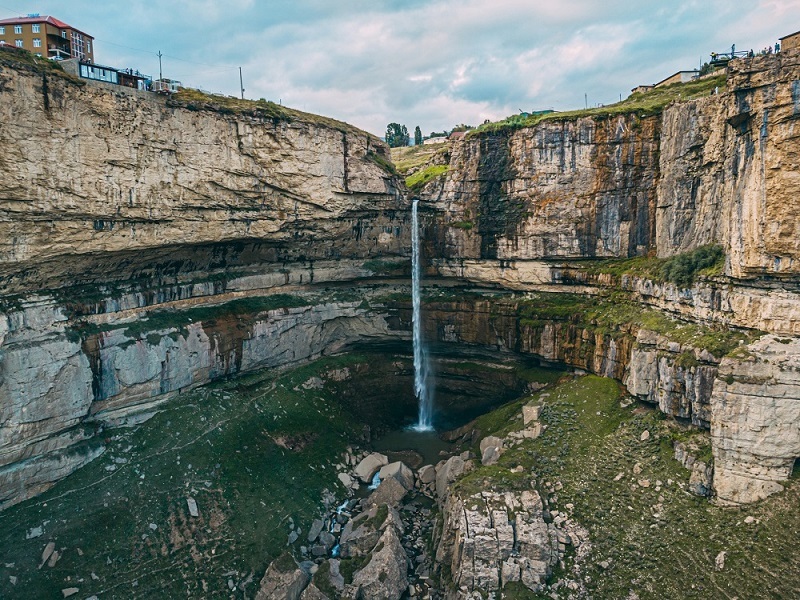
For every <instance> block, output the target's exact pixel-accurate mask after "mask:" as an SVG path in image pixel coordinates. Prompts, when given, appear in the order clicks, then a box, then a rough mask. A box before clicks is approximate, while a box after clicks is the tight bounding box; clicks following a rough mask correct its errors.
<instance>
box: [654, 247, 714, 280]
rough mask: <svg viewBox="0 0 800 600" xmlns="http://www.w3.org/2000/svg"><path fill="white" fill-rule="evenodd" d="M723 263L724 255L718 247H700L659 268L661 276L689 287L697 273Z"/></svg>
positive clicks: (673, 258)
mask: <svg viewBox="0 0 800 600" xmlns="http://www.w3.org/2000/svg"><path fill="white" fill-rule="evenodd" d="M724 261H725V253H724V252H723V251H722V248H721V247H720V246H701V247H700V248H698V249H697V250H695V251H693V252H687V253H685V254H679V255H677V256H673V257H672V258H670V259H669V260H667V261H666V262H665V263H664V264H663V265H662V266H661V276H662V277H663V278H664V279H666V280H667V281H671V282H672V283H674V284H676V285H679V286H681V287H690V286H691V285H692V283H694V279H695V276H696V275H697V273H698V272H700V271H702V270H703V269H710V268H712V267H717V266H719V265H720V264H721V263H724Z"/></svg>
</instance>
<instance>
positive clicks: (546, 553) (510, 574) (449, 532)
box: [436, 490, 580, 598]
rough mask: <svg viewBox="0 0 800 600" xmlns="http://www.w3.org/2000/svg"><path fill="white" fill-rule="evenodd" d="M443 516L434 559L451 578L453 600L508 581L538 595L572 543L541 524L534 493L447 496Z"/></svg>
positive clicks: (558, 530)
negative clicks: (518, 583) (443, 567)
mask: <svg viewBox="0 0 800 600" xmlns="http://www.w3.org/2000/svg"><path fill="white" fill-rule="evenodd" d="M442 513H443V515H444V524H443V534H442V538H441V540H440V541H439V546H438V549H437V554H436V560H437V562H438V563H439V564H440V565H447V566H448V567H449V570H450V572H451V573H452V577H453V585H454V592H453V593H452V594H451V595H450V597H454V598H472V597H475V595H474V594H475V593H476V592H481V593H492V592H496V591H498V590H500V589H502V588H503V587H505V586H506V585H507V584H509V583H512V582H521V583H522V585H524V586H525V587H526V588H528V589H529V590H530V591H532V592H540V591H542V589H543V584H544V583H545V581H546V579H547V577H548V576H549V575H550V574H551V572H552V569H553V568H554V567H555V566H556V565H557V564H558V561H559V559H560V558H561V556H563V553H564V549H565V547H566V545H568V544H572V543H573V540H572V538H571V537H570V536H569V535H568V534H567V533H566V532H565V531H564V530H563V528H560V527H558V526H556V525H555V524H553V523H549V524H548V523H547V522H546V521H545V519H544V507H543V504H542V499H541V497H540V496H539V493H538V492H536V491H535V490H530V491H522V492H498V491H485V492H481V493H478V494H472V495H469V496H466V497H462V496H460V495H459V494H457V493H452V494H448V496H447V500H446V501H445V502H444V506H443V509H442ZM575 541H577V542H578V543H580V541H579V540H578V539H577V538H576V540H575Z"/></svg>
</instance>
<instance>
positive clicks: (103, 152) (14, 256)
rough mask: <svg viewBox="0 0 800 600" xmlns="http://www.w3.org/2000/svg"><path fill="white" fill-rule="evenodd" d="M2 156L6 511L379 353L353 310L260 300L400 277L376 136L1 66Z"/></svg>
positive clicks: (394, 193)
mask: <svg viewBox="0 0 800 600" xmlns="http://www.w3.org/2000/svg"><path fill="white" fill-rule="evenodd" d="M0 144H2V145H3V146H4V147H5V148H7V151H5V152H3V154H2V156H0V295H1V296H0V299H2V304H0V309H1V310H2V313H0V508H2V507H3V506H6V505H8V504H9V503H13V502H18V501H20V500H22V499H24V498H26V497H30V496H31V495H34V494H36V493H38V492H40V491H42V490H43V489H46V488H47V487H48V486H50V485H52V483H53V482H55V481H57V480H58V479H60V478H61V477H63V476H65V475H67V474H69V473H70V472H71V471H72V470H74V469H75V468H77V467H78V466H80V465H81V464H83V463H85V462H86V461H88V460H91V459H92V458H93V457H94V456H96V455H97V453H98V452H101V451H102V436H98V435H97V430H98V428H100V427H102V426H104V425H107V424H115V423H124V422H136V421H137V420H141V419H143V418H146V417H147V416H148V415H149V414H152V411H153V410H154V409H155V407H157V406H158V405H159V404H161V403H163V402H164V401H166V400H168V399H169V398H171V397H172V396H173V395H174V394H176V393H179V392H181V391H183V390H187V389H190V388H191V387H193V386H196V385H201V384H203V383H207V382H208V381H211V380H213V379H215V378H217V377H221V376H225V375H229V374H232V373H237V372H244V371H249V370H253V369H256V368H262V367H275V366H280V365H285V364H291V363H294V362H297V361H302V360H307V359H310V358H313V357H316V356H320V355H321V354H323V353H326V352H334V351H337V350H338V349H339V348H341V346H342V345H343V344H346V343H348V342H351V341H354V340H358V339H362V338H363V337H372V336H374V337H381V336H385V335H387V334H388V330H387V325H386V322H385V320H384V319H383V317H382V316H381V315H379V314H372V313H369V312H368V311H367V309H365V308H363V307H362V308H358V307H359V304H360V302H361V299H360V298H359V299H357V300H354V299H352V298H351V299H350V300H347V301H344V300H337V299H336V298H335V297H334V296H335V295H334V294H330V293H329V294H327V296H326V298H322V297H320V296H318V295H313V298H306V299H305V300H300V301H298V297H297V296H296V295H293V296H292V297H291V301H290V302H289V303H288V304H281V303H280V302H277V303H276V304H274V306H271V305H270V300H269V298H270V297H271V296H270V294H272V293H273V292H274V289H275V288H276V287H283V288H285V289H286V290H287V291H288V292H294V291H297V290H295V289H294V288H293V286H299V288H300V293H303V292H304V293H306V294H308V293H312V291H311V289H310V288H308V287H307V286H308V285H309V284H311V285H313V284H315V283H321V284H330V283H332V282H333V283H335V282H342V281H350V280H353V279H358V278H361V277H371V276H373V275H374V274H375V269H379V270H386V269H387V268H388V269H389V270H391V268H392V267H391V266H389V267H386V264H385V263H386V261H391V260H392V259H394V260H395V261H400V262H399V264H400V267H399V269H400V271H401V272H402V268H403V267H402V264H403V261H404V260H405V259H404V257H405V256H407V255H408V247H409V239H410V231H409V229H408V224H407V219H406V215H407V214H408V210H407V208H408V203H407V201H406V199H405V197H404V196H403V194H402V193H401V191H400V187H402V186H400V184H399V183H398V182H397V180H396V179H395V178H394V177H393V176H392V175H390V174H388V173H387V171H386V170H385V167H383V166H381V164H385V161H386V159H387V158H388V152H387V149H386V146H385V145H384V144H383V143H382V142H381V141H380V140H377V139H376V138H374V137H373V136H370V135H369V134H367V133H365V132H362V131H359V130H357V129H355V128H353V127H351V126H349V125H346V124H344V123H339V122H336V121H333V120H330V119H325V118H322V117H316V116H314V115H306V114H303V113H298V112H296V111H291V110H288V109H287V110H283V109H281V110H279V111H277V112H276V111H275V110H273V111H272V112H271V113H270V111H267V110H261V109H260V108H259V107H258V106H253V107H252V108H249V109H246V110H241V111H231V110H224V109H223V108H221V107H220V106H214V105H213V101H205V102H202V103H192V102H187V101H181V100H174V99H170V100H167V99H165V98H161V97H159V96H156V95H154V94H145V93H136V92H134V91H128V90H125V89H120V88H117V89H113V88H110V87H101V86H94V85H88V84H85V82H83V83H82V82H80V81H77V80H75V79H72V78H70V77H66V76H64V75H63V74H59V73H58V71H57V70H54V69H53V68H51V67H50V66H44V67H34V66H31V65H26V64H25V63H19V62H14V59H13V58H9V55H8V54H7V53H2V54H0ZM398 186H400V187H398ZM377 257H380V258H381V259H382V261H381V263H380V265H379V266H378V267H374V266H373V267H372V268H370V267H369V261H370V260H371V259H374V258H377ZM373 262H375V261H373ZM225 307H233V308H225ZM198 311H200V312H198ZM203 311H204V312H203ZM392 335H396V334H392Z"/></svg>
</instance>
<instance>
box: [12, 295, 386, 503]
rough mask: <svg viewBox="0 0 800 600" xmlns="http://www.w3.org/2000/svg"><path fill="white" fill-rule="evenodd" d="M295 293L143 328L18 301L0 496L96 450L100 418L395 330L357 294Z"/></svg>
mask: <svg viewBox="0 0 800 600" xmlns="http://www.w3.org/2000/svg"><path fill="white" fill-rule="evenodd" d="M294 298H295V299H294V300H293V301H288V298H287V297H284V302H283V303H284V304H286V305H287V306H286V307H284V308H274V309H268V310H263V309H262V310H259V309H258V308H257V307H258V303H257V302H256V303H254V304H253V305H252V306H254V307H256V308H251V309H249V310H248V309H242V308H237V309H236V310H235V312H233V313H230V312H226V310H225V305H222V306H221V307H217V310H216V311H215V312H214V313H213V314H214V316H213V318H212V317H211V316H207V317H206V318H204V319H203V318H202V317H201V320H193V317H192V316H191V315H194V316H195V318H197V316H198V315H199V314H200V313H197V312H192V311H191V309H189V308H185V309H184V310H183V311H178V310H175V311H172V312H162V313H158V314H151V316H150V319H152V320H153V323H154V324H153V326H152V328H150V327H147V326H146V325H144V324H143V323H146V321H144V319H142V318H140V321H139V322H138V323H139V325H137V327H136V328H133V329H132V328H131V325H130V324H124V323H120V324H118V325H110V324H109V325H107V326H105V327H107V330H106V331H100V332H92V331H91V330H89V333H87V332H86V330H85V329H84V330H81V329H71V328H70V327H69V323H68V322H66V321H65V320H64V317H63V314H62V315H60V316H58V317H54V316H53V312H55V313H59V312H60V311H58V310H57V309H55V308H54V307H52V306H45V307H42V308H40V309H37V310H30V311H27V312H26V313H24V314H25V315H26V317H27V318H26V319H25V323H24V325H23V326H20V327H17V328H15V329H14V331H9V332H8V333H7V334H6V335H5V339H4V343H3V345H2V347H0V351H2V358H3V360H2V361H0V393H2V397H3V398H4V401H3V402H2V404H0V433H1V434H2V435H0V440H1V441H0V507H2V506H7V505H9V504H11V503H15V502H19V501H20V500H23V499H25V498H27V497H30V496H32V495H35V494H37V493H39V492H41V491H43V490H44V489H47V487H49V486H50V485H52V483H54V482H55V481H57V480H59V479H61V478H62V477H64V476H65V475H67V474H69V473H70V472H72V471H73V470H74V469H75V468H77V467H79V466H80V465H82V464H85V463H86V462H87V461H88V460H91V458H93V457H95V456H97V454H98V453H99V452H101V451H102V446H101V444H100V443H99V442H98V441H97V438H96V437H93V436H94V435H95V430H96V428H97V427H98V426H102V425H105V424H120V423H126V422H128V423H131V422H137V420H141V419H143V418H147V417H148V416H149V415H152V414H153V410H155V409H156V408H157V407H158V406H159V405H160V404H162V403H163V402H165V401H167V400H169V399H170V398H171V397H172V396H174V395H175V394H177V393H180V392H182V391H186V390H188V389H191V388H192V387H195V386H198V385H202V384H204V383H207V382H209V381H211V380H213V379H215V378H218V377H222V376H225V375H230V374H234V373H238V372H246V371H252V370H254V369H260V368H272V367H277V366H282V365H287V364H292V363H296V362H299V361H303V360H308V359H311V358H313V357H317V356H321V355H322V354H325V353H332V352H336V351H337V350H338V349H340V348H342V347H344V346H345V345H347V344H348V343H351V342H354V341H356V340H360V339H365V338H382V337H395V336H396V335H397V334H396V333H393V332H391V331H390V330H389V326H388V324H387V323H386V321H385V320H384V319H383V318H381V317H379V316H377V315H372V314H371V313H370V312H369V311H368V310H367V309H365V308H363V307H362V308H359V303H354V302H330V303H320V304H312V303H311V300H301V299H300V296H296V297H294ZM276 302H277V303H278V305H279V304H280V303H281V302H279V301H277V300H276ZM298 304H299V305H301V306H297V305H298ZM306 304H307V305H306ZM303 305H305V306H303ZM237 306H238V305H237ZM37 317H38V319H37ZM55 318H58V319H59V320H58V321H55V322H52V321H51V319H55ZM170 323H173V324H170ZM37 327H41V329H37ZM105 327H104V328H105ZM81 336H83V337H81Z"/></svg>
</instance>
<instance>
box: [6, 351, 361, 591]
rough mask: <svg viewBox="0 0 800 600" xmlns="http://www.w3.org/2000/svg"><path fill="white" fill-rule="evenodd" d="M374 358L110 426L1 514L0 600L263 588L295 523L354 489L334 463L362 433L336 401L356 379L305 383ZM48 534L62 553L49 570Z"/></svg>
mask: <svg viewBox="0 0 800 600" xmlns="http://www.w3.org/2000/svg"><path fill="white" fill-rule="evenodd" d="M371 362H374V361H373V360H371V359H369V358H367V357H365V356H362V355H357V354H352V355H347V356H340V357H332V358H326V359H322V360H319V361H317V362H315V363H312V364H308V365H305V366H302V367H300V368H297V369H294V370H291V371H287V372H284V373H277V374H276V373H275V372H274V371H272V372H265V373H262V374H255V375H250V376H245V377H241V378H237V379H234V380H231V381H227V382H220V383H215V384H211V385H208V386H206V387H204V388H200V389H198V390H195V391H193V392H190V393H187V394H184V395H181V396H179V397H178V398H176V399H174V400H172V401H171V402H170V403H169V404H168V405H166V407H163V408H162V410H161V412H159V414H157V415H156V416H155V417H153V418H152V419H151V420H150V421H148V422H147V423H146V424H144V425H142V426H140V427H138V428H136V429H121V430H116V431H107V432H105V433H104V434H101V435H104V436H107V440H106V445H107V448H108V449H107V451H106V453H105V454H104V455H103V456H102V457H100V458H98V459H97V460H95V461H94V462H92V463H90V464H89V465H87V466H86V467H84V468H83V469H80V470H79V471H77V472H75V473H74V474H72V475H71V476H69V477H67V478H66V479H64V480H63V481H61V482H60V483H58V484H57V485H56V486H55V487H53V488H52V489H51V490H50V491H48V492H46V493H44V494H43V495H41V496H39V497H37V498H35V499H32V500H29V501H27V502H24V503H22V504H19V505H17V506H14V507H11V508H9V509H8V510H6V511H4V512H2V513H0V597H1V598H56V597H59V598H60V597H61V590H62V589H64V588H67V587H77V588H79V589H80V598H87V597H89V596H92V595H97V596H99V597H101V598H126V599H127V598H177V597H184V598H185V597H191V598H211V597H214V598H217V597H226V598H227V597H229V596H230V594H231V593H230V591H229V590H228V587H227V581H228V579H232V580H233V581H234V583H236V584H237V585H238V584H240V583H242V584H243V586H244V587H243V589H244V591H245V592H244V593H245V594H246V595H247V596H248V597H253V595H254V593H255V590H257V588H258V582H259V580H260V578H261V576H262V575H263V573H264V570H265V568H266V566H267V564H268V563H269V561H270V560H271V559H273V558H275V557H276V556H278V555H279V554H280V553H281V552H283V551H284V550H285V548H286V543H287V534H288V533H289V525H288V523H289V519H293V520H294V522H295V523H297V524H298V525H299V526H300V527H301V528H302V529H303V530H304V533H305V532H307V531H308V527H309V525H310V523H311V520H312V519H313V518H314V517H315V516H316V515H317V513H318V511H319V510H320V506H321V499H322V495H323V491H324V490H325V489H326V488H327V489H329V490H337V491H338V493H337V496H339V497H343V495H344V490H343V489H342V488H341V487H340V484H339V483H338V480H337V478H336V471H335V468H334V467H333V465H334V464H335V463H337V462H338V461H339V460H341V456H342V453H343V452H344V450H345V448H346V446H347V445H348V443H351V441H352V440H354V439H358V438H359V437H360V436H361V434H362V433H363V426H364V423H363V419H362V418H361V415H360V414H354V413H352V412H350V410H349V409H348V408H346V406H345V404H344V403H342V402H341V401H339V399H338V398H339V397H340V395H341V394H342V393H343V390H344V388H343V387H342V386H346V385H347V383H348V382H343V383H335V382H333V383H330V384H326V385H325V386H324V387H323V388H321V389H317V388H316V387H310V389H305V388H303V385H302V384H303V383H304V382H306V381H308V380H309V379H310V378H312V377H321V378H322V379H323V380H325V381H329V380H328V379H327V378H326V373H329V372H331V371H333V370H340V371H341V370H342V369H345V368H349V369H353V368H357V367H358V365H367V366H368V365H369V364H370V363H371ZM331 381H333V380H331ZM101 439H102V438H101ZM189 496H191V497H193V498H195V500H196V501H197V504H198V507H199V512H200V516H199V517H198V518H192V517H190V516H189V514H188V510H187V503H186V498H187V497H189ZM151 523H152V524H154V525H155V526H156V528H155V529H153V528H152V527H151V526H150V524H151ZM39 526H41V527H42V528H43V531H44V534H43V535H42V536H41V537H37V538H32V539H27V537H26V535H27V532H29V531H30V530H31V529H32V528H34V527H39ZM304 537H305V536H304V535H303V536H302V537H301V539H304ZM50 541H53V542H55V543H56V548H57V549H58V550H59V552H60V553H61V558H60V560H59V561H58V563H57V564H56V565H55V567H52V568H50V567H47V566H44V567H42V568H41V569H39V568H38V567H39V562H40V557H41V554H42V550H43V548H44V547H45V545H46V544H47V543H48V542H50ZM11 576H14V577H17V578H18V581H17V583H16V585H12V584H11V583H10V579H9V577H11ZM236 593H238V594H241V592H238V591H237V592H236ZM239 597H241V595H240V596H239Z"/></svg>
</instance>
